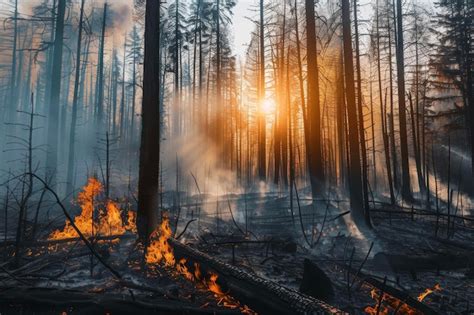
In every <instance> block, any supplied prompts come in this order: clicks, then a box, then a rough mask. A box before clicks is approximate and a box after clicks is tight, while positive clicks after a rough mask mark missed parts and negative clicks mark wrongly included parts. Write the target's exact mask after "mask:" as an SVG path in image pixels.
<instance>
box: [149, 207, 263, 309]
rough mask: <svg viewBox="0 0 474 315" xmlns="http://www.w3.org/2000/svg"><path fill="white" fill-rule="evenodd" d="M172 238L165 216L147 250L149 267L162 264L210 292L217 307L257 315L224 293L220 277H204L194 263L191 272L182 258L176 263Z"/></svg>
mask: <svg viewBox="0 0 474 315" xmlns="http://www.w3.org/2000/svg"><path fill="white" fill-rule="evenodd" d="M171 236H172V231H171V227H170V224H169V218H168V215H167V214H164V215H163V217H162V221H161V224H160V226H159V227H158V228H157V229H156V230H155V231H154V232H153V234H152V236H151V242H150V244H149V246H148V247H147V249H146V262H147V264H148V265H151V266H152V267H154V268H156V267H158V266H159V265H160V264H162V266H163V267H165V268H167V269H168V270H170V271H171V273H172V274H173V275H174V276H176V277H179V276H181V277H184V278H185V279H186V280H188V281H190V282H192V283H193V284H194V285H195V286H196V288H197V289H199V290H204V291H210V292H212V293H213V295H214V297H215V298H216V299H217V301H218V302H217V305H219V306H223V307H226V308H230V309H239V310H240V311H241V312H242V314H256V313H255V312H254V311H252V310H251V309H250V308H249V307H248V306H247V305H241V303H240V302H239V301H237V300H236V299H234V298H233V297H232V296H230V295H229V294H227V293H225V292H223V290H222V288H221V286H220V285H219V284H218V283H217V279H218V277H219V276H218V275H217V274H215V273H212V272H209V273H208V274H207V275H203V274H202V272H201V269H200V266H199V263H196V262H195V263H193V268H194V270H193V271H191V270H190V268H188V266H187V259H186V258H181V259H179V260H178V262H177V261H176V258H175V255H174V251H173V248H172V247H171V245H170V243H169V239H170V238H171Z"/></svg>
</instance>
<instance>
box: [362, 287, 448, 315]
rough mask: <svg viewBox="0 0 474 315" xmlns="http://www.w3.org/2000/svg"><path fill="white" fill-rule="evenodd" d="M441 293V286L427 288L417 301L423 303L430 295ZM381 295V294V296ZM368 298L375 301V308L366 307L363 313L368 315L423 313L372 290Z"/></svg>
mask: <svg viewBox="0 0 474 315" xmlns="http://www.w3.org/2000/svg"><path fill="white" fill-rule="evenodd" d="M436 291H441V286H440V285H439V284H436V285H435V286H434V287H433V288H427V289H426V290H425V291H424V292H423V293H421V294H420V295H419V296H418V298H417V300H418V302H423V301H424V300H425V298H426V297H427V296H429V295H430V294H432V293H434V292H436ZM381 293H382V294H381ZM370 296H371V297H372V299H374V300H375V301H376V304H375V306H367V307H366V308H365V309H364V311H365V313H366V314H369V315H389V314H407V315H423V314H424V313H423V312H422V311H420V310H417V309H414V308H413V307H411V306H409V305H408V304H406V303H405V301H401V300H399V299H397V298H395V297H393V296H391V295H390V294H388V293H385V292H381V291H380V290H378V289H376V288H374V289H372V290H371V291H370Z"/></svg>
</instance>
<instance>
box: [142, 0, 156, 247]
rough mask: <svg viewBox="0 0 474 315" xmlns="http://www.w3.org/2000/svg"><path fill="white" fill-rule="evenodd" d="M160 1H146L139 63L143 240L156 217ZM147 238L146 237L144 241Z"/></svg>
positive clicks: (152, 228) (148, 233) (150, 230)
mask: <svg viewBox="0 0 474 315" xmlns="http://www.w3.org/2000/svg"><path fill="white" fill-rule="evenodd" d="M159 50H160V3H159V1H156V0H147V1H146V12H145V59H144V67H143V69H144V70H143V101H142V135H141V146H140V167H139V178H138V211H137V229H138V235H139V237H140V239H142V240H147V239H148V237H149V236H150V234H151V233H152V232H153V230H154V228H155V226H156V224H157V221H158V215H157V211H158V186H159V170H160V168H159V162H160V112H159V106H158V104H159V98H160V85H159V80H160V72H159V59H158V58H157V56H158V55H159ZM146 242H147V241H146Z"/></svg>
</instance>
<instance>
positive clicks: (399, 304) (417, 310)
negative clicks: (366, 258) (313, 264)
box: [346, 267, 438, 315]
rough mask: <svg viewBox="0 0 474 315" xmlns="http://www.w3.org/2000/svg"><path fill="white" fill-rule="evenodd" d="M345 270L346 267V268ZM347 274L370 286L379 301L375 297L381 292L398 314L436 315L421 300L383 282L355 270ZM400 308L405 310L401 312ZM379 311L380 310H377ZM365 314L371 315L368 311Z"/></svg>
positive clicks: (378, 297) (350, 270)
mask: <svg viewBox="0 0 474 315" xmlns="http://www.w3.org/2000/svg"><path fill="white" fill-rule="evenodd" d="M346 268H347V267H346ZM349 272H350V273H352V274H353V275H356V276H357V277H358V278H359V279H361V280H362V281H363V282H364V283H366V284H368V285H370V286H371V287H373V288H374V289H375V290H372V297H374V298H376V299H377V300H380V298H381V297H380V296H378V295H377V292H376V291H377V290H379V291H381V292H382V294H383V299H384V300H388V301H389V303H390V304H391V305H392V306H393V305H396V306H395V309H396V308H398V314H413V315H415V314H416V315H418V314H424V315H437V314H438V312H436V311H435V310H433V309H432V308H431V307H429V306H428V305H426V304H425V303H423V299H424V298H423V299H419V298H418V299H415V298H413V297H411V296H410V295H409V294H408V293H406V292H403V291H400V290H399V289H397V288H394V287H392V286H389V285H387V284H386V283H385V282H381V281H379V280H377V279H375V278H374V277H371V276H369V275H365V274H364V273H362V272H360V271H359V272H357V270H354V269H349ZM401 308H404V309H406V311H402V310H401ZM379 311H380V310H379ZM366 312H367V313H369V314H372V313H371V312H370V311H367V310H366ZM373 314H384V313H382V312H380V313H379V312H374V313H373Z"/></svg>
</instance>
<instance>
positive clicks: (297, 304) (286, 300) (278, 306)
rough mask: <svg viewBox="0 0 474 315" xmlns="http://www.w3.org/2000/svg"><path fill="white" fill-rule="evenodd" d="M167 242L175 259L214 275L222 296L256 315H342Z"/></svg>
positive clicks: (235, 268)
mask: <svg viewBox="0 0 474 315" xmlns="http://www.w3.org/2000/svg"><path fill="white" fill-rule="evenodd" d="M169 242H170V244H171V246H172V247H173V248H174V253H175V256H176V257H178V258H186V259H187V260H188V263H191V264H192V263H193V262H195V263H198V264H199V265H200V267H201V271H203V272H207V271H212V272H214V273H216V274H217V275H218V276H219V278H218V280H219V281H218V282H219V284H220V285H221V286H222V287H223V288H224V290H225V292H228V294H230V295H231V296H233V297H235V298H237V299H238V300H240V301H241V302H242V303H244V304H246V305H248V306H249V307H250V308H251V309H253V310H255V311H257V312H258V313H260V314H272V315H273V314H344V313H343V312H342V311H340V310H338V309H337V308H335V307H333V306H331V305H329V304H327V303H325V302H323V301H320V300H318V299H316V298H313V297H311V296H308V295H305V294H302V293H300V292H298V291H296V290H292V289H289V288H286V287H283V286H281V285H279V284H277V283H275V282H273V281H270V280H267V279H264V278H262V277H260V276H258V275H255V274H250V273H248V272H246V271H243V270H242V269H240V268H237V267H235V266H232V265H229V264H227V263H224V262H222V261H220V260H218V259H216V258H214V257H211V256H209V255H208V254H205V253H202V252H200V251H198V250H196V249H194V248H192V247H190V246H188V245H184V244H182V243H180V242H178V241H176V240H174V239H170V240H169Z"/></svg>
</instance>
